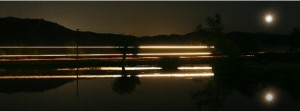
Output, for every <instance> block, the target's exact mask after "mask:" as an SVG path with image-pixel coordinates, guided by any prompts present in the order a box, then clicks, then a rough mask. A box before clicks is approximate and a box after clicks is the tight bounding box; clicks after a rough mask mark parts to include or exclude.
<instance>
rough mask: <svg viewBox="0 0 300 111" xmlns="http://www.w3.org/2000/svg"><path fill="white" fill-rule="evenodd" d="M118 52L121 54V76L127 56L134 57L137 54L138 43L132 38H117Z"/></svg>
mask: <svg viewBox="0 0 300 111" xmlns="http://www.w3.org/2000/svg"><path fill="white" fill-rule="evenodd" d="M116 46H117V49H118V51H119V52H120V53H121V54H122V74H123V75H126V73H125V65H126V57H127V54H133V55H136V54H137V53H138V52H139V48H138V46H139V45H138V43H137V41H136V38H135V37H134V36H130V35H129V36H124V37H119V38H118V40H117V43H116Z"/></svg>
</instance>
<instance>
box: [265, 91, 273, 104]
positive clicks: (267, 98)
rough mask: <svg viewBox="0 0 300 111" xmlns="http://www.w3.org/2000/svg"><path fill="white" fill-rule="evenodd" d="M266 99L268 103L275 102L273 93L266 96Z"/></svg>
mask: <svg viewBox="0 0 300 111" xmlns="http://www.w3.org/2000/svg"><path fill="white" fill-rule="evenodd" d="M265 99H266V100H267V101H268V102H271V101H273V94H272V93H268V94H266V96H265Z"/></svg>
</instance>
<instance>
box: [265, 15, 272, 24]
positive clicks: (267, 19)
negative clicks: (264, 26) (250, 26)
mask: <svg viewBox="0 0 300 111" xmlns="http://www.w3.org/2000/svg"><path fill="white" fill-rule="evenodd" d="M265 20H266V22H267V23H271V22H272V21H273V16H272V15H267V16H266V17H265Z"/></svg>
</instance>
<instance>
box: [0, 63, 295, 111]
mask: <svg viewBox="0 0 300 111" xmlns="http://www.w3.org/2000/svg"><path fill="white" fill-rule="evenodd" d="M226 64H227V65H226ZM228 64H230V65H228ZM125 69H126V76H124V75H123V76H121V75H122V70H121V68H120V67H115V66H102V67H79V68H66V67H61V68H60V67H58V68H51V69H47V68H41V69H36V68H21V67H15V68H7V69H3V68H2V69H1V70H0V74H1V76H0V85H1V89H0V98H1V100H0V102H1V105H0V106H1V110H5V111H19V110H30V111H40V110H43V111H53V110H58V111H59V110H73V111H82V110H85V111H96V110H97V111H98V110H104V111H112V110H123V111H138V110H144V111H153V110H172V111H183V110H187V111H199V110H204V111H206V110H208V111H210V110H215V111H216V110H218V111H241V110H243V111H253V110H256V111H257V110H264V111H282V110H288V111H299V110H300V106H299V105H300V102H299V94H300V88H299V87H298V85H299V81H298V80H299V78H300V76H299V75H298V72H296V71H297V70H298V69H299V68H298V65H297V64H296V65H295V64H288V63H287V64H282V63H280V64H276V63H273V64H272V65H264V64H262V65H261V64H258V63H251V62H247V63H243V64H238V65H236V64H234V63H232V62H226V61H221V62H215V63H213V64H180V66H179V67H177V69H175V70H164V69H163V68H161V67H158V66H151V65H143V66H134V67H133V66H128V67H125ZM282 72H285V74H283V73H282ZM77 77H78V78H77Z"/></svg>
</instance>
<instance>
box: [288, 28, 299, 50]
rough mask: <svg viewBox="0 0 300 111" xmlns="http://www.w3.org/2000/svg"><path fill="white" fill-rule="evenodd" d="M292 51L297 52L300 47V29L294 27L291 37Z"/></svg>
mask: <svg viewBox="0 0 300 111" xmlns="http://www.w3.org/2000/svg"><path fill="white" fill-rule="evenodd" d="M289 42H290V45H291V47H290V51H293V50H296V49H298V48H299V47H300V28H299V27H294V28H293V31H292V32H291V35H290V37H289Z"/></svg>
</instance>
